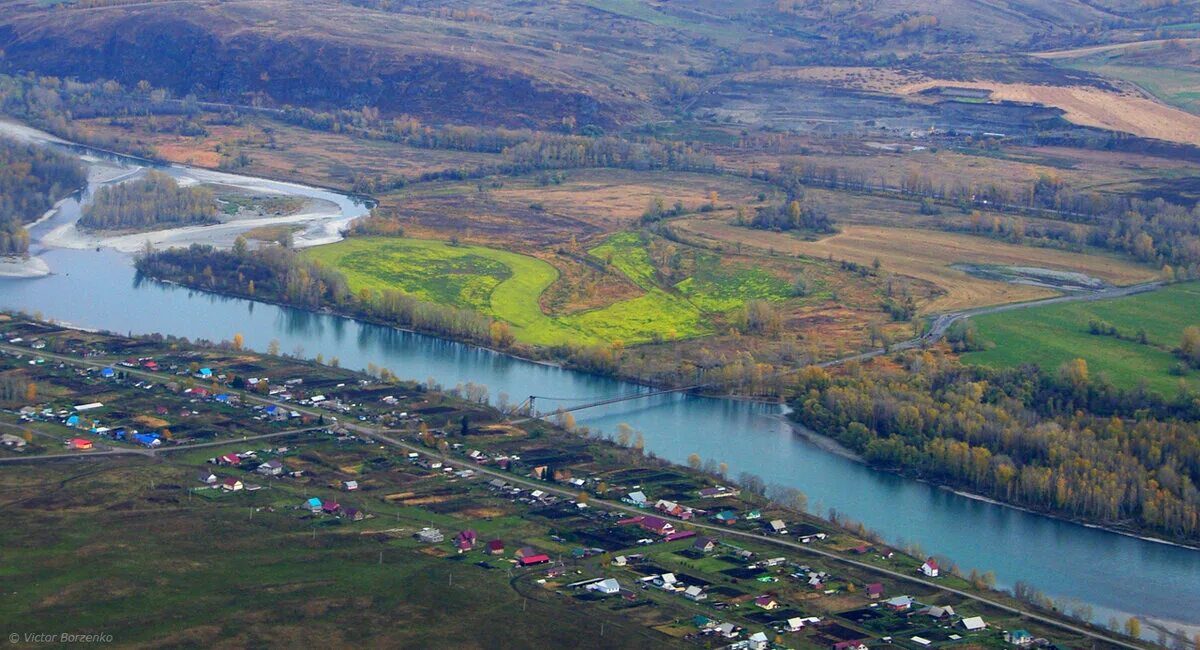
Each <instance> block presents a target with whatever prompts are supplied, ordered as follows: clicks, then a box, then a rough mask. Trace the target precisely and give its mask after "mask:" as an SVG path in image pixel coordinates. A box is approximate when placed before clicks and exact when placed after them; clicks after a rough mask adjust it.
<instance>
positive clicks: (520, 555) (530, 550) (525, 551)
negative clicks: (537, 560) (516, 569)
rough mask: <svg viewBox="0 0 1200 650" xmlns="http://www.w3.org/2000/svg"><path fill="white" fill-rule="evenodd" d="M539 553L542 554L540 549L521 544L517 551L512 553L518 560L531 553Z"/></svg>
mask: <svg viewBox="0 0 1200 650" xmlns="http://www.w3.org/2000/svg"><path fill="white" fill-rule="evenodd" d="M541 554H542V552H541V551H539V550H537V549H535V548H533V547H532V546H522V547H521V548H519V549H517V552H516V553H514V554H513V555H515V556H516V557H517V559H518V560H520V559H521V558H526V557H529V556H531V555H541Z"/></svg>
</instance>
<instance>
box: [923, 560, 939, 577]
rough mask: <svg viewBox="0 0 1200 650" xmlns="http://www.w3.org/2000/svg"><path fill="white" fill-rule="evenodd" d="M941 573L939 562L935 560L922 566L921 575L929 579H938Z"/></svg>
mask: <svg viewBox="0 0 1200 650" xmlns="http://www.w3.org/2000/svg"><path fill="white" fill-rule="evenodd" d="M939 571H940V569H939V567H938V563H937V560H935V559H933V558H929V559H928V560H925V564H922V565H921V573H923V574H925V576H926V577H928V578H936V577H938V572H939Z"/></svg>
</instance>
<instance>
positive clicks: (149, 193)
mask: <svg viewBox="0 0 1200 650" xmlns="http://www.w3.org/2000/svg"><path fill="white" fill-rule="evenodd" d="M216 221H217V202H216V199H215V197H214V196H213V193H212V190H210V189H208V188H204V187H180V186H179V183H177V182H175V179H173V178H171V177H170V176H168V175H166V174H164V173H162V172H156V171H148V172H146V175H145V176H144V177H143V178H139V179H137V180H132V181H126V182H124V183H118V184H116V185H106V186H104V187H101V188H100V189H99V190H97V191H96V193H95V195H94V196H93V197H92V200H91V202H89V203H88V204H87V205H85V206H84V208H83V216H82V217H80V219H79V225H80V226H82V227H84V228H90V229H93V230H125V229H138V230H153V229H155V228H157V227H159V226H181V225H195V224H208V223H216Z"/></svg>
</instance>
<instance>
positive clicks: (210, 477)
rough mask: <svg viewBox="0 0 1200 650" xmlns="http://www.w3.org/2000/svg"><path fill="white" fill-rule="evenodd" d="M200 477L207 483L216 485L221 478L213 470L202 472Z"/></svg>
mask: <svg viewBox="0 0 1200 650" xmlns="http://www.w3.org/2000/svg"><path fill="white" fill-rule="evenodd" d="M199 479H200V482H201V483H203V484H205V485H216V483H217V481H219V480H221V479H220V478H218V477H217V475H216V474H213V473H212V472H200V476H199Z"/></svg>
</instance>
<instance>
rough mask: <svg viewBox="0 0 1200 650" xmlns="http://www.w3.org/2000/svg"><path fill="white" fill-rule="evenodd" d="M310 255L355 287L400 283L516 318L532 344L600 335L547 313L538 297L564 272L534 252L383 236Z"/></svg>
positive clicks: (517, 328)
mask: <svg viewBox="0 0 1200 650" xmlns="http://www.w3.org/2000/svg"><path fill="white" fill-rule="evenodd" d="M305 254H307V255H309V256H311V257H312V258H313V259H316V260H318V261H320V262H322V263H324V264H327V265H329V266H331V267H334V268H337V269H338V270H340V271H341V272H342V273H343V274H345V276H346V280H347V281H348V282H349V284H350V288H351V289H352V290H354V291H356V292H357V291H361V290H362V289H373V290H380V291H382V290H385V289H399V290H401V291H403V292H405V293H408V294H411V295H414V296H417V297H419V298H422V299H424V300H428V301H430V302H436V303H439V304H444V305H453V306H456V307H464V308H470V309H475V310H477V311H480V312H482V313H485V314H487V315H489V316H492V317H494V318H498V319H501V320H504V321H507V322H509V323H511V324H512V325H513V330H514V333H515V335H516V337H517V339H518V340H521V341H524V342H527V343H533V344H542V345H551V344H555V343H565V342H567V341H571V340H575V341H578V340H581V339H582V340H584V341H587V342H590V340H591V339H592V338H594V337H592V336H591V335H589V334H587V333H585V332H579V331H571V330H569V329H567V328H565V327H563V326H562V325H561V324H560V323H559V322H558V321H556V320H555V319H552V318H550V317H548V316H546V315H545V314H543V313H542V310H541V307H540V306H539V305H538V296H540V295H541V294H542V292H543V291H545V290H546V288H547V287H549V286H550V285H551V283H553V282H554V281H555V280H556V279H557V278H558V271H557V270H556V269H555V268H554V267H553V266H551V265H550V264H547V263H546V262H543V261H541V260H539V259H537V258H534V257H529V256H527V255H520V254H517V253H510V252H507V251H501V250H497V249H494V248H485V247H483V246H452V245H450V244H447V243H445V242H438V241H428V240H419V239H382V238H363V239H349V240H346V241H342V242H338V243H336V244H330V245H328V246H318V247H315V248H312V249H309V250H308V251H307V252H306V253H305Z"/></svg>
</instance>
